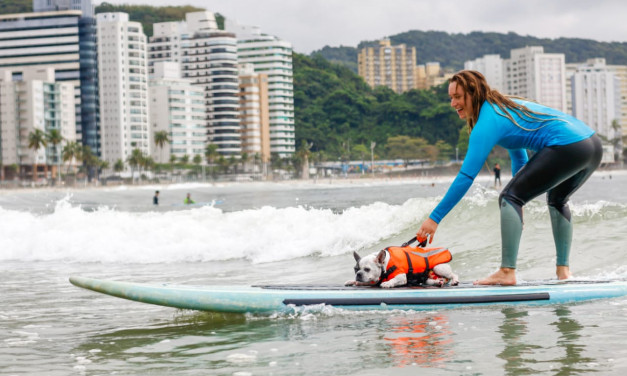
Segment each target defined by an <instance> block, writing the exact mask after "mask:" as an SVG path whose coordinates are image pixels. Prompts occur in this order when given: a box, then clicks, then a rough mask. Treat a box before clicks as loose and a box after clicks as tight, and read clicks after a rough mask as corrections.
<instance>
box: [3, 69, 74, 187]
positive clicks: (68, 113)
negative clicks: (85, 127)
mask: <svg viewBox="0 0 627 376" xmlns="http://www.w3.org/2000/svg"><path fill="white" fill-rule="evenodd" d="M54 77H55V72H54V69H53V68H50V67H47V68H44V67H28V68H20V69H19V70H17V71H12V70H10V69H0V156H1V160H2V165H3V166H2V170H3V171H2V173H3V176H8V175H10V174H9V171H8V167H7V166H10V165H14V164H15V165H18V166H19V168H20V171H19V175H21V176H23V177H25V176H26V175H30V176H31V177H36V175H33V169H32V167H33V165H38V167H43V169H44V176H45V175H46V172H47V166H51V168H52V177H55V176H56V174H57V168H58V166H59V165H60V163H61V155H60V154H61V148H62V147H63V144H65V143H67V142H72V141H75V140H76V117H75V111H74V107H75V104H74V84H72V83H70V82H55V79H54ZM36 130H40V131H43V132H45V133H48V132H50V131H51V130H57V131H58V132H59V133H60V134H61V136H62V137H63V139H64V141H63V143H62V144H61V145H57V146H53V145H51V144H48V146H47V147H45V148H44V147H42V148H40V149H39V150H33V149H31V148H29V135H30V134H31V133H33V132H35V131H36ZM38 170H39V168H38ZM40 172H41V171H40Z"/></svg>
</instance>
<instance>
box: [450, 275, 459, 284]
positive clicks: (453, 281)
mask: <svg viewBox="0 0 627 376" xmlns="http://www.w3.org/2000/svg"><path fill="white" fill-rule="evenodd" d="M450 285H451V286H457V285H459V278H457V275H455V274H453V278H452V279H451V282H450Z"/></svg>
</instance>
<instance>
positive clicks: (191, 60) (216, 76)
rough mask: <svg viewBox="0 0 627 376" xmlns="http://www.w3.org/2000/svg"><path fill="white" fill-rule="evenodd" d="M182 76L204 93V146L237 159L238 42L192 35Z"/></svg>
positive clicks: (221, 35)
mask: <svg viewBox="0 0 627 376" xmlns="http://www.w3.org/2000/svg"><path fill="white" fill-rule="evenodd" d="M182 53H183V58H182V74H183V78H188V79H190V80H192V81H193V82H194V84H195V85H198V86H200V87H202V88H203V89H204V90H205V105H206V106H207V107H206V108H207V112H206V116H205V119H206V120H207V132H208V138H207V142H208V143H212V144H215V145H217V147H218V153H219V154H221V155H223V156H228V157H236V158H239V157H240V156H241V154H242V140H241V133H240V119H239V97H238V93H239V80H238V68H237V40H236V39H235V35H234V34H232V33H227V32H224V31H209V32H207V31H195V32H194V33H193V35H192V36H191V37H190V39H189V40H188V43H187V44H186V45H185V46H184V47H183V52H182Z"/></svg>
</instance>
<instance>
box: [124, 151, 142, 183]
mask: <svg viewBox="0 0 627 376" xmlns="http://www.w3.org/2000/svg"><path fill="white" fill-rule="evenodd" d="M143 160H144V152H143V151H141V150H140V149H137V148H135V149H133V151H132V152H131V155H130V156H129V157H128V158H127V159H126V162H128V165H129V166H130V167H131V176H132V179H133V181H135V170H137V169H139V168H140V167H141V165H142V163H143ZM140 172H141V170H140Z"/></svg>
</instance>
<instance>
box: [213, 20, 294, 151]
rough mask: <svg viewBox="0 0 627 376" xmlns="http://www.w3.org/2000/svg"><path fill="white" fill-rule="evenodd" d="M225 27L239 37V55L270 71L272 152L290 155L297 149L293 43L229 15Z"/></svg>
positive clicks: (242, 61) (262, 70)
mask: <svg viewBox="0 0 627 376" xmlns="http://www.w3.org/2000/svg"><path fill="white" fill-rule="evenodd" d="M225 29H226V30H227V31H229V32H232V33H234V34H235V36H236V37H237V59H238V62H239V63H240V64H251V65H252V67H253V69H254V71H255V72H256V73H261V74H265V75H267V79H268V106H269V120H270V131H269V132H270V152H271V153H276V154H277V155H279V156H280V157H289V156H291V155H293V154H294V152H295V150H296V134H295V125H294V83H293V67H292V44H291V43H289V42H287V41H284V40H281V39H280V38H278V37H275V36H272V35H267V34H263V33H262V32H261V30H260V29H259V28H258V27H256V26H245V25H239V24H237V23H236V22H234V21H231V20H229V19H227V20H226V25H225Z"/></svg>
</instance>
